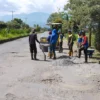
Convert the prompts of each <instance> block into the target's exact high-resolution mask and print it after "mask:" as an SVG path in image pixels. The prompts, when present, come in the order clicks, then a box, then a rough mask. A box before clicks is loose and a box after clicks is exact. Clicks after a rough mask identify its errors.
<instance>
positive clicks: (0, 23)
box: [0, 21, 7, 29]
mask: <svg viewBox="0 0 100 100" xmlns="http://www.w3.org/2000/svg"><path fill="white" fill-rule="evenodd" d="M6 27H7V24H6V23H5V22H3V21H0V29H3V28H6Z"/></svg>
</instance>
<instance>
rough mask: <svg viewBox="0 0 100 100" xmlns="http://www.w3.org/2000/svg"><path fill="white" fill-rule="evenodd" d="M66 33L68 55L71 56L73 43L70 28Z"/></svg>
mask: <svg viewBox="0 0 100 100" xmlns="http://www.w3.org/2000/svg"><path fill="white" fill-rule="evenodd" d="M68 33H69V36H68V47H69V57H70V56H73V44H74V41H73V35H72V32H71V30H70V31H69V32H68Z"/></svg>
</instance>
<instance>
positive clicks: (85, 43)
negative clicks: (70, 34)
mask: <svg viewBox="0 0 100 100" xmlns="http://www.w3.org/2000/svg"><path fill="white" fill-rule="evenodd" d="M87 49H88V38H87V36H86V35H85V32H82V44H81V48H80V49H79V58H80V57H81V51H82V50H84V55H85V63H87V60H88V57H87Z"/></svg>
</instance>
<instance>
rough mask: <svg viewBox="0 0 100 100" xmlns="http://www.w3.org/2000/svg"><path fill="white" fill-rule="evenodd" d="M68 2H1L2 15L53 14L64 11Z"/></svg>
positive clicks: (17, 0) (4, 0)
mask: <svg viewBox="0 0 100 100" xmlns="http://www.w3.org/2000/svg"><path fill="white" fill-rule="evenodd" d="M66 3H67V0H0V15H7V14H11V12H10V11H14V13H15V14H21V13H26V14H27V13H32V12H46V13H52V12H55V11H57V10H58V8H60V9H61V10H62V9H63V7H64V5H65V4H66Z"/></svg>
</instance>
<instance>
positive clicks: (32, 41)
mask: <svg viewBox="0 0 100 100" xmlns="http://www.w3.org/2000/svg"><path fill="white" fill-rule="evenodd" d="M36 41H37V42H38V43H40V42H39V41H38V39H37V34H36V33H35V29H33V30H32V32H31V34H30V35H29V45H30V53H31V59H32V60H37V58H36V56H37V47H36ZM33 52H34V58H33Z"/></svg>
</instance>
